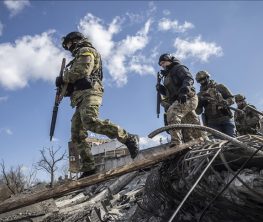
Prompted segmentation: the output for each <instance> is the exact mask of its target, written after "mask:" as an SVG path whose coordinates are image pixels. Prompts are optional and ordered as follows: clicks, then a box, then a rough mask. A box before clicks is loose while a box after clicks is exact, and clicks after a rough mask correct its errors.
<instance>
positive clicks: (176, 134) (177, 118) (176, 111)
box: [167, 101, 185, 146]
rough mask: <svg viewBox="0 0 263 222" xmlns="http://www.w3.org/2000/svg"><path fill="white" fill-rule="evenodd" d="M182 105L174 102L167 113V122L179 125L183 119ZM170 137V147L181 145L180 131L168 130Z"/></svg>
mask: <svg viewBox="0 0 263 222" xmlns="http://www.w3.org/2000/svg"><path fill="white" fill-rule="evenodd" d="M184 115H185V112H184V104H180V103H178V101H175V102H174V103H173V104H172V105H171V106H170V107H169V109H168V111H167V122H168V124H169V125H171V124H180V123H181V121H182V118H183V117H184ZM169 133H170V135H171V146H176V145H180V144H181V143H182V132H181V130H170V131H169Z"/></svg>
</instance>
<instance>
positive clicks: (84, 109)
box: [63, 42, 128, 172]
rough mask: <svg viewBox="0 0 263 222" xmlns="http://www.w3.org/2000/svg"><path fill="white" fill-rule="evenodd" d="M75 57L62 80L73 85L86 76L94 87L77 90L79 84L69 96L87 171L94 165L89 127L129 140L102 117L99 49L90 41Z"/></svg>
mask: <svg viewBox="0 0 263 222" xmlns="http://www.w3.org/2000/svg"><path fill="white" fill-rule="evenodd" d="M74 57H75V58H74V60H73V61H72V62H71V66H70V69H69V70H66V71H65V74H64V77H63V81H64V82H65V83H70V84H72V85H76V82H77V81H78V80H82V79H84V78H86V79H89V80H90V81H91V88H89V89H82V90H80V89H79V90H78V87H75V89H74V91H73V93H72V95H71V97H70V99H71V106H72V107H76V111H75V113H74V115H73V117H72V120H71V121H72V125H71V137H72V138H71V139H72V142H73V143H74V144H76V145H77V147H78V149H79V152H80V156H81V160H82V167H81V171H82V172H87V171H90V170H93V169H94V158H93V156H92V154H91V144H89V143H87V142H86V140H85V139H86V138H87V136H88V133H87V131H88V130H89V131H92V132H94V133H98V134H103V135H106V136H108V137H109V138H112V139H113V138H117V139H118V140H119V141H120V142H122V143H125V141H126V140H127V138H128V133H127V132H126V131H125V130H124V129H122V128H120V127H119V126H117V125H115V124H113V123H111V122H110V121H109V120H100V119H99V107H100V106H101V103H102V95H103V85H102V81H101V79H100V78H99V77H98V76H96V75H94V74H96V73H97V72H98V71H99V69H100V68H101V61H100V60H101V58H100V55H99V53H98V52H97V51H96V50H95V49H94V48H93V47H92V46H91V44H90V43H89V42H87V44H86V46H85V47H81V48H79V49H78V50H77V51H76V52H75V53H74ZM80 87H81V86H80Z"/></svg>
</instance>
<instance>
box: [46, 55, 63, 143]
mask: <svg viewBox="0 0 263 222" xmlns="http://www.w3.org/2000/svg"><path fill="white" fill-rule="evenodd" d="M65 66H66V59H65V58H63V59H62V63H61V68H60V72H59V76H60V77H63V73H64V69H65ZM61 92H62V87H57V88H56V95H55V104H54V107H53V112H52V119H51V124H50V132H49V136H50V141H51V140H52V137H53V135H54V131H55V126H56V121H57V115H58V107H59V104H60V102H61V100H62V98H63V95H61Z"/></svg>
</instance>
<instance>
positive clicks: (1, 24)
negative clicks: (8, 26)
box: [0, 21, 4, 36]
mask: <svg viewBox="0 0 263 222" xmlns="http://www.w3.org/2000/svg"><path fill="white" fill-rule="evenodd" d="M3 29H4V25H3V23H2V22H1V21H0V36H1V35H3Z"/></svg>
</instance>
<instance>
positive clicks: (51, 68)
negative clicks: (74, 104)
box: [0, 31, 66, 90]
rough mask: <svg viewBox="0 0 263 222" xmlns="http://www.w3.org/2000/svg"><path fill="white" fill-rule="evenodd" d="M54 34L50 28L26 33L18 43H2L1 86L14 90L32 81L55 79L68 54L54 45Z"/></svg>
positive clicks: (0, 52) (0, 60)
mask: <svg viewBox="0 0 263 222" xmlns="http://www.w3.org/2000/svg"><path fill="white" fill-rule="evenodd" d="M53 34H54V31H48V32H43V33H42V34H40V35H35V36H23V37H22V38H20V39H17V40H16V41H15V43H14V44H12V43H2V44H0V67H1V72H0V85H2V86H3V87H5V88H6V89H11V90H14V89H17V88H23V87H25V86H27V85H28V82H29V81H32V80H39V79H41V80H45V81H54V79H55V77H56V76H57V75H58V72H59V69H60V64H61V58H63V57H66V54H65V52H64V51H62V50H61V49H60V48H58V47H57V46H56V45H55V44H54V42H53V40H52V35H53Z"/></svg>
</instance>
